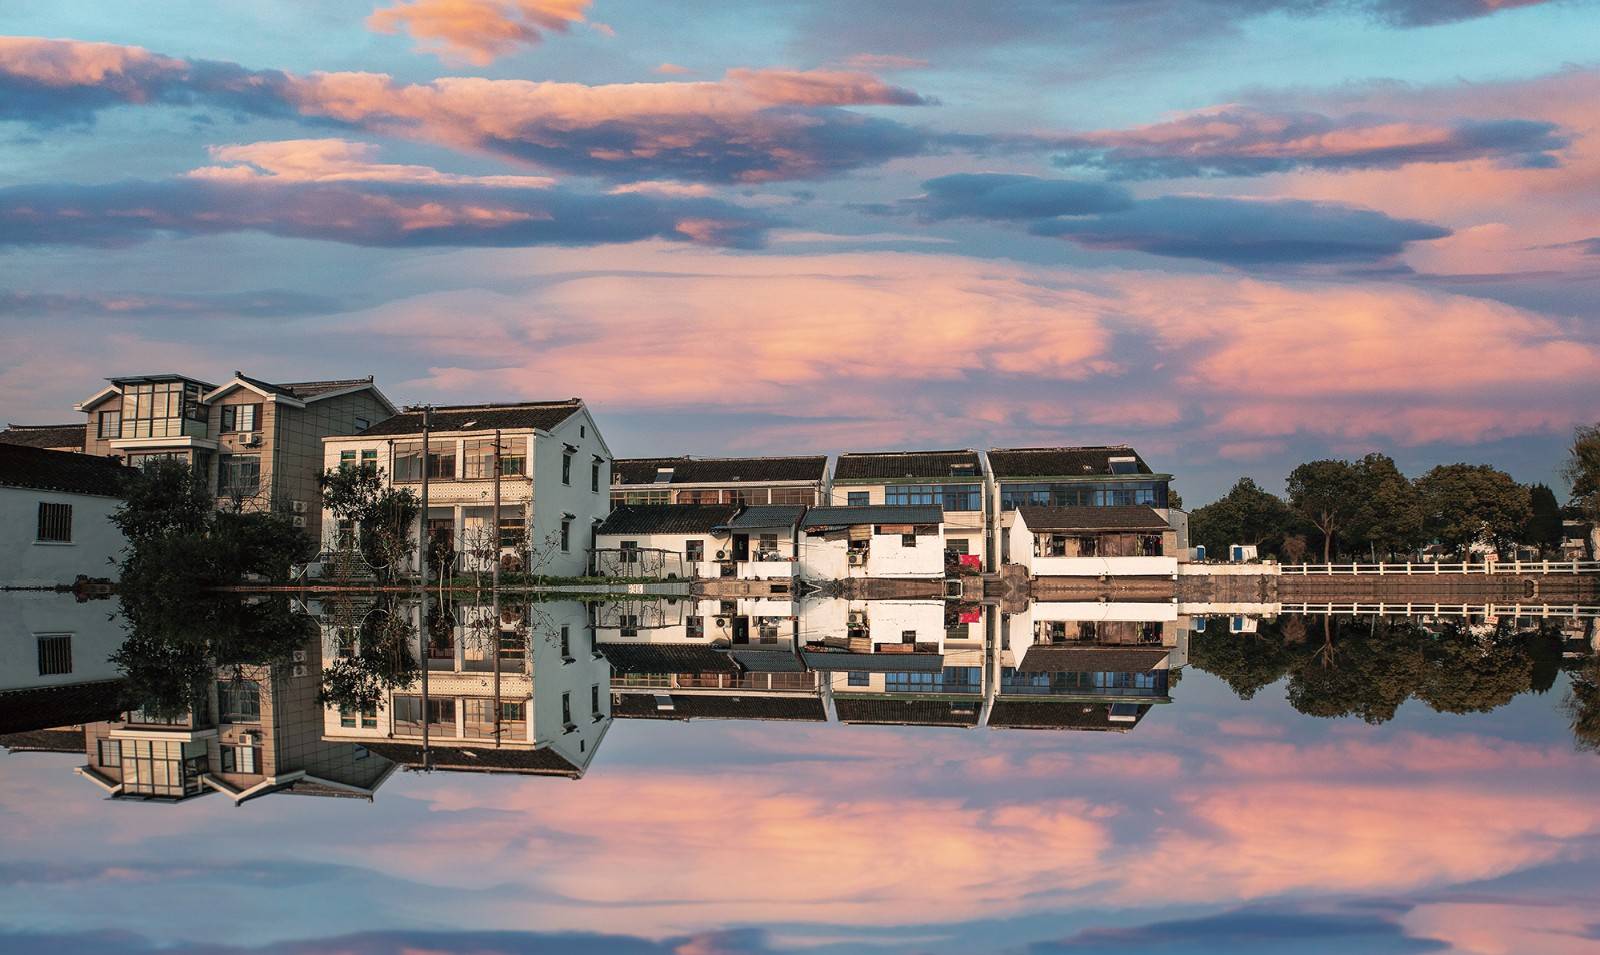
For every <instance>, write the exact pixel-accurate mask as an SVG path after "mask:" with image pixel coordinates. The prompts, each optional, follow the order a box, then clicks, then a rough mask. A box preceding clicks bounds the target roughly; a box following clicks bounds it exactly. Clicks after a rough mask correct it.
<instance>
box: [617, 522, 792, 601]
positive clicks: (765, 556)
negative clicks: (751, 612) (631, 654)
mask: <svg viewBox="0 0 1600 955" xmlns="http://www.w3.org/2000/svg"><path fill="white" fill-rule="evenodd" d="M805 510H806V509H805V508H803V507H800V506H799V505H783V504H754V505H749V506H744V507H741V506H739V505H736V504H620V505H615V506H614V507H613V509H612V511H611V515H610V516H609V517H607V518H606V520H605V523H603V524H601V525H600V526H599V527H598V528H597V529H596V530H595V550H594V561H593V564H592V566H593V568H594V571H595V573H597V574H601V575H604V576H613V577H667V578H672V577H683V578H699V579H724V578H734V579H739V580H764V581H770V582H775V583H774V585H773V586H774V588H775V589H774V590H773V591H772V592H778V593H782V592H786V587H787V582H789V581H791V580H792V579H793V578H794V576H795V574H796V572H797V568H798V566H799V561H798V553H799V545H798V534H799V527H800V520H801V516H802V515H803V514H804V513H805Z"/></svg>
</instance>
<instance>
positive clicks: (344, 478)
mask: <svg viewBox="0 0 1600 955" xmlns="http://www.w3.org/2000/svg"><path fill="white" fill-rule="evenodd" d="M317 486H318V488H319V489H320V490H321V492H322V506H323V507H325V508H327V510H328V511H329V512H331V513H332V514H333V518H334V520H335V521H336V522H338V525H339V526H340V527H351V528H354V530H355V533H356V540H355V541H353V542H348V543H349V544H351V545H353V546H357V547H359V548H360V550H361V555H362V557H363V558H364V559H365V560H366V562H367V563H368V564H370V565H371V566H373V567H374V568H377V569H378V570H379V571H380V572H382V573H383V574H385V575H387V576H390V577H395V576H399V575H400V574H401V573H402V571H403V568H404V567H405V565H406V562H407V561H408V560H409V559H410V558H411V555H412V554H414V553H416V548H417V540H416V537H415V535H413V534H412V529H413V528H414V526H415V525H416V523H417V518H418V517H419V516H420V515H421V513H422V502H421V501H419V500H417V496H416V495H415V494H413V493H411V491H410V490H407V489H403V488H402V489H398V490H397V489H395V488H393V487H387V486H385V484H384V480H383V471H382V470H381V469H379V468H378V467H377V466H376V465H373V464H362V465H358V466H351V465H344V466H342V467H338V468H330V469H329V470H327V471H324V472H323V473H322V474H320V475H318V476H317Z"/></svg>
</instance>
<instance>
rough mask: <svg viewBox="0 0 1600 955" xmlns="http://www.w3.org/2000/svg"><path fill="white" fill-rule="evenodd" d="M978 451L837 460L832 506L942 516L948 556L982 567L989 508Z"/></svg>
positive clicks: (904, 453) (853, 456)
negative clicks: (908, 509) (911, 508)
mask: <svg viewBox="0 0 1600 955" xmlns="http://www.w3.org/2000/svg"><path fill="white" fill-rule="evenodd" d="M986 491H987V477H986V475H985V473H984V465H983V458H982V455H980V454H979V453H978V452H977V451H892V452H875V453H859V452H850V453H846V454H841V455H839V457H838V459H837V460H836V461H835V462H834V465H833V478H832V480H831V482H830V484H829V503H830V504H834V505H852V506H864V505H868V504H918V505H931V506H934V507H940V508H943V510H944V546H945V550H947V551H951V552H954V553H956V554H965V555H968V556H970V557H972V558H974V559H975V560H977V561H980V562H981V561H983V560H984V559H985V555H986V553H987V550H988V548H987V546H986V541H987V539H988V536H989V535H988V534H987V532H986V528H987V526H988V517H989V515H990V514H991V513H992V511H991V510H990V508H989V495H988V494H987V493H986Z"/></svg>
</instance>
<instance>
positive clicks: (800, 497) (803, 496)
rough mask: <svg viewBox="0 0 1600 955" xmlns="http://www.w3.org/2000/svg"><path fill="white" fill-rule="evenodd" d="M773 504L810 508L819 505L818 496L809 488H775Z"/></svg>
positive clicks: (773, 490)
mask: <svg viewBox="0 0 1600 955" xmlns="http://www.w3.org/2000/svg"><path fill="white" fill-rule="evenodd" d="M772 503H774V504H803V505H805V506H807V507H809V506H811V505H812V504H815V503H817V496H816V493H815V492H814V491H812V490H811V488H808V487H775V488H773V489H772Z"/></svg>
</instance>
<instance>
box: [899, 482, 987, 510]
mask: <svg viewBox="0 0 1600 955" xmlns="http://www.w3.org/2000/svg"><path fill="white" fill-rule="evenodd" d="M883 501H884V503H885V504H932V505H938V506H940V507H942V508H944V509H945V510H947V511H979V510H982V509H983V494H982V491H981V489H980V488H979V486H978V485H976V484H894V485H890V486H889V487H886V488H884V489H883Z"/></svg>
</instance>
